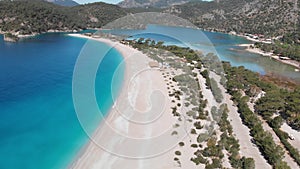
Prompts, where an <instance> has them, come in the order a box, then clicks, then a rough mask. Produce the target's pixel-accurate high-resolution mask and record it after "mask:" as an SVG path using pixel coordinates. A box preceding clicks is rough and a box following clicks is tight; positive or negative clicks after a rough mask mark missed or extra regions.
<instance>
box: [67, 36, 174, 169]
mask: <svg viewBox="0 0 300 169" xmlns="http://www.w3.org/2000/svg"><path fill="white" fill-rule="evenodd" d="M69 36H73V37H78V38H85V39H91V40H96V41H99V42H102V43H105V44H107V45H109V46H111V47H114V48H115V49H116V50H118V52H120V54H121V55H122V57H123V58H124V61H125V73H124V83H123V85H122V89H121V90H120V93H119V96H118V98H117V100H116V102H115V104H114V106H112V108H111V109H110V111H109V113H108V115H107V117H105V118H104V119H103V120H102V121H101V122H100V124H99V126H98V127H97V129H96V131H95V132H94V134H93V140H89V141H88V143H87V145H86V146H84V147H83V148H82V150H80V153H79V154H78V155H77V156H76V157H75V159H74V160H73V161H72V163H71V164H70V166H69V168H96V167H97V168H122V167H124V166H126V167H130V168H140V167H139V166H140V165H141V164H142V165H143V166H144V167H143V168H146V169H147V168H149V169H150V168H152V165H153V163H156V164H157V165H159V164H160V165H162V164H164V165H165V166H168V167H171V166H172V165H173V161H172V153H166V154H162V155H161V156H158V157H153V158H147V159H140V160H136V159H131V158H130V156H133V157H134V156H135V157H139V156H141V157H143V156H145V157H148V156H149V157H150V156H151V154H154V153H155V152H160V151H161V150H160V149H161V148H160V147H155V146H156V145H157V144H155V140H152V141H151V139H149V140H147V139H146V138H152V137H157V136H160V135H161V132H162V131H163V130H167V129H169V128H170V126H172V125H173V124H174V121H175V119H174V118H173V116H172V113H171V105H170V104H171V100H170V98H169V97H166V98H163V99H164V100H161V99H159V98H156V100H157V101H159V102H158V103H157V104H159V103H162V102H165V109H164V110H163V112H162V114H161V116H160V117H159V119H158V121H155V122H153V124H152V123H151V124H149V125H148V124H147V125H146V126H144V125H140V124H137V123H133V122H132V121H134V120H135V118H138V117H139V118H140V116H141V115H144V113H145V111H148V110H149V109H152V108H151V104H152V102H156V101H153V100H152V98H151V101H152V102H151V104H150V103H149V100H148V99H147V97H150V95H151V97H152V94H153V91H154V90H155V89H158V90H159V91H161V92H162V94H164V95H166V96H167V95H168V92H167V86H166V82H165V81H164V79H163V76H162V75H161V72H160V71H159V69H152V68H149V65H148V64H149V62H150V61H152V59H150V58H148V57H147V56H146V55H145V54H143V53H142V52H140V51H138V50H136V49H133V48H131V47H129V46H126V45H124V44H121V43H119V42H113V41H111V40H109V39H104V38H93V37H88V36H85V35H80V34H69ZM141 72H142V75H141V76H140V75H139V74H141ZM160 97H161V96H160ZM149 99H150V98H149ZM131 106H133V109H130V108H131ZM149 106H150V108H149ZM116 107H117V109H119V110H121V111H118V110H117V109H116ZM135 110H137V111H138V112H137V113H136V112H135ZM150 111H152V110H150ZM141 112H142V113H141ZM146 113H149V112H146ZM150 113H152V114H153V113H154V112H150ZM152 114H148V115H147V116H152ZM127 116H128V119H126V118H124V117H127ZM162 134H165V133H162ZM165 135H166V136H165V137H164V138H167V139H170V138H172V135H171V133H168V132H166V134H165ZM125 136H126V138H125ZM131 138H139V139H136V140H135V139H134V140H131ZM140 139H141V140H142V139H145V140H144V141H143V142H141V140H140ZM165 144H166V143H165ZM162 146H163V145H162Z"/></svg>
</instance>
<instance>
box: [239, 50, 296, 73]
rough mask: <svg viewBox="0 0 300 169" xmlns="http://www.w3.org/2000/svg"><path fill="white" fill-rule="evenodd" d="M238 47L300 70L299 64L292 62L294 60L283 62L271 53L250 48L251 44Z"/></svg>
mask: <svg viewBox="0 0 300 169" xmlns="http://www.w3.org/2000/svg"><path fill="white" fill-rule="evenodd" d="M238 46H241V47H245V48H246V50H247V51H248V52H251V53H257V54H260V55H262V56H268V57H271V58H273V59H275V60H277V61H279V62H281V63H284V64H288V65H291V66H294V67H295V68H296V69H300V62H297V61H294V60H283V59H280V57H279V56H278V55H275V54H274V53H272V52H264V51H263V50H261V49H259V48H253V47H251V46H254V45H253V44H240V45H238Z"/></svg>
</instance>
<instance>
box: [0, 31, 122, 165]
mask: <svg viewBox="0 0 300 169" xmlns="http://www.w3.org/2000/svg"><path fill="white" fill-rule="evenodd" d="M85 43H86V40H85V39H80V38H74V37H69V36H65V35H64V34H44V35H40V36H37V37H35V38H32V39H27V40H25V41H22V42H18V43H6V42H3V36H0V82H1V83H0V168H1V169H55V168H66V167H67V166H68V165H69V164H70V162H71V161H72V160H73V159H74V157H75V156H76V155H77V154H78V152H79V151H80V149H81V148H82V147H83V146H84V145H85V144H86V143H87V141H88V137H87V135H86V134H85V132H84V131H83V129H82V128H81V126H80V123H79V121H78V119H77V116H76V113H75V111H74V105H73V101H72V75H73V69H74V65H75V63H76V59H77V56H78V55H79V53H80V51H81V48H82V47H83V46H84V44H85ZM89 43H90V44H92V45H91V46H92V47H91V48H90V50H89V53H88V54H87V55H88V56H91V57H95V55H98V54H99V53H101V52H102V51H105V50H107V49H108V48H110V47H109V46H107V45H105V44H102V43H99V42H95V41H93V42H89ZM87 59H88V58H87ZM121 62H122V57H121V55H120V54H119V53H118V52H117V51H116V50H114V49H112V50H110V51H109V52H108V53H107V55H106V56H105V57H104V59H103V62H102V63H101V65H100V66H99V69H98V72H97V77H96V79H95V85H96V89H95V91H96V96H97V99H98V100H97V101H98V103H99V108H100V110H101V111H102V112H103V114H104V115H105V113H107V112H108V110H109V109H110V107H111V106H112V104H113V103H112V94H114V95H116V93H118V91H119V89H120V86H121V82H122V80H123V79H122V75H121V74H119V77H118V78H119V79H117V80H116V81H114V82H115V83H114V84H112V90H113V91H114V92H111V90H110V89H111V88H110V87H111V83H112V78H113V74H114V72H115V70H116V68H117V66H118V65H119V64H120V63H121ZM121 68H122V67H121ZM95 113H97V112H93V113H87V116H93V115H95ZM90 119H93V120H91V121H90V123H89V124H90V126H89V127H90V128H91V129H94V128H95V127H96V126H97V125H98V124H99V121H100V120H101V119H100V118H96V119H95V118H90Z"/></svg>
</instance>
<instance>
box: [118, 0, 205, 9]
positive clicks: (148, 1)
mask: <svg viewBox="0 0 300 169" xmlns="http://www.w3.org/2000/svg"><path fill="white" fill-rule="evenodd" d="M189 1H191V0H124V1H122V2H120V3H119V6H120V7H122V8H138V7H142V8H145V7H156V8H166V7H169V6H172V5H180V4H184V3H187V2H189ZM198 1H201V0H198Z"/></svg>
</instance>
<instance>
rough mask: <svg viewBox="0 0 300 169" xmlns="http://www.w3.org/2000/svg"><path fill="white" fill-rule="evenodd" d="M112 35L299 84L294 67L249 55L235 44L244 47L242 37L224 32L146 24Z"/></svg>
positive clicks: (246, 41)
mask: <svg viewBox="0 0 300 169" xmlns="http://www.w3.org/2000/svg"><path fill="white" fill-rule="evenodd" d="M111 32H112V33H113V34H121V35H127V36H129V39H138V38H150V39H152V40H156V41H164V42H165V44H166V45H178V46H184V47H190V48H192V49H197V50H201V51H203V52H204V53H209V52H212V53H215V54H217V56H218V57H219V59H220V60H221V61H229V62H230V63H231V64H232V65H233V66H244V67H246V68H247V69H249V70H252V71H255V72H259V73H260V74H266V73H273V74H277V75H280V76H284V77H288V78H292V79H294V80H297V81H299V82H300V73H299V72H295V68H294V67H292V66H289V65H286V64H283V63H280V62H278V61H275V60H273V59H270V58H269V57H264V56H261V55H258V54H254V53H250V52H247V51H246V50H244V48H243V47H239V46H237V45H238V44H248V43H250V41H248V40H246V39H245V38H242V37H238V36H232V35H229V34H224V33H217V32H207V31H203V30H200V29H191V28H181V27H170V26H162V25H148V26H147V28H146V29H145V30H113V31H111Z"/></svg>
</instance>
